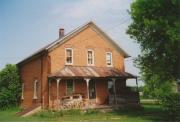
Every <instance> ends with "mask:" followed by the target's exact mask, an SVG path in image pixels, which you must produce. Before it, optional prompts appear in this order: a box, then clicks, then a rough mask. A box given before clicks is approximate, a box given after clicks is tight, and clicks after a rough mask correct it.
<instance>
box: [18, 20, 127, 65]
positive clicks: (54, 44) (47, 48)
mask: <svg viewBox="0 0 180 122" xmlns="http://www.w3.org/2000/svg"><path fill="white" fill-rule="evenodd" d="M87 27H92V28H93V29H94V30H95V31H96V32H97V33H100V35H102V37H104V38H105V39H106V40H108V41H109V42H110V43H111V44H112V45H113V46H114V47H115V48H116V49H117V50H118V51H119V52H120V53H121V54H122V55H124V57H125V58H127V57H130V56H129V55H128V53H126V52H125V51H124V50H123V49H122V48H121V47H119V45H118V44H117V43H115V42H114V41H113V40H112V39H111V38H110V37H109V36H108V35H107V34H106V33H105V32H103V31H102V30H101V29H100V28H99V27H98V26H97V25H95V24H94V23H93V22H92V21H90V22H88V23H86V24H84V25H82V26H80V27H78V28H76V29H74V30H73V31H71V32H69V33H68V34H66V35H65V36H63V37H62V38H59V39H57V40H55V41H54V42H52V43H50V44H48V45H46V46H45V47H43V48H41V49H40V50H38V51H36V52H35V53H33V54H32V55H30V56H28V57H27V58H25V59H24V60H22V61H21V62H19V63H18V64H21V63H23V62H25V61H27V60H30V59H31V58H33V57H36V56H39V55H41V54H42V53H43V52H47V51H51V50H52V49H54V48H56V47H57V46H59V45H61V44H63V43H65V42H66V41H68V40H69V39H70V38H72V37H73V36H75V35H77V34H78V33H79V32H81V31H83V30H84V29H86V28H87Z"/></svg>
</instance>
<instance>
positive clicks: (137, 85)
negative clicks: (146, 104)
mask: <svg viewBox="0 0 180 122" xmlns="http://www.w3.org/2000/svg"><path fill="white" fill-rule="evenodd" d="M136 86H137V93H138V104H140V99H139V87H138V80H137V77H136Z"/></svg>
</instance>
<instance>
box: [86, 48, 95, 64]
mask: <svg viewBox="0 0 180 122" xmlns="http://www.w3.org/2000/svg"><path fill="white" fill-rule="evenodd" d="M87 64H88V65H94V51H93V50H88V51H87Z"/></svg>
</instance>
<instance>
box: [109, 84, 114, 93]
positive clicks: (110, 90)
mask: <svg viewBox="0 0 180 122" xmlns="http://www.w3.org/2000/svg"><path fill="white" fill-rule="evenodd" d="M113 87H114V84H113V82H112V81H108V91H109V94H113V92H114V91H113Z"/></svg>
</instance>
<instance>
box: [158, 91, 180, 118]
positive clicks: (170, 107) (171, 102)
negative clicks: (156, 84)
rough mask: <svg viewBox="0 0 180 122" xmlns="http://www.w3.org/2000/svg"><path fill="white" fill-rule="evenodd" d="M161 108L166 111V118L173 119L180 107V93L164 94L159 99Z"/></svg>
mask: <svg viewBox="0 0 180 122" xmlns="http://www.w3.org/2000/svg"><path fill="white" fill-rule="evenodd" d="M161 103H162V107H163V110H164V111H165V112H166V113H167V115H168V118H169V119H171V120H173V121H175V120H177V116H178V113H179V111H178V110H179V109H180V94H179V93H170V94H167V95H164V96H163V97H162V99H161Z"/></svg>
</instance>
